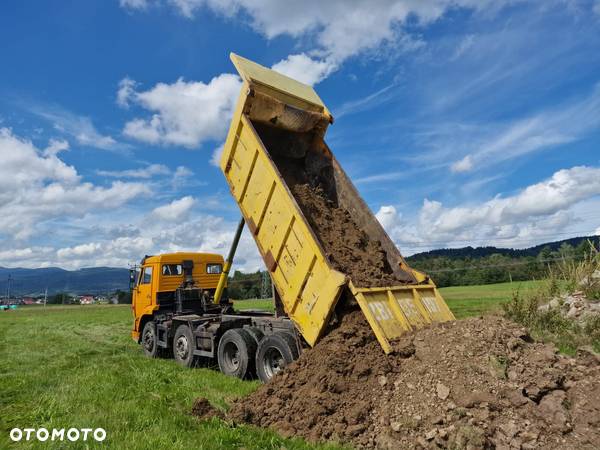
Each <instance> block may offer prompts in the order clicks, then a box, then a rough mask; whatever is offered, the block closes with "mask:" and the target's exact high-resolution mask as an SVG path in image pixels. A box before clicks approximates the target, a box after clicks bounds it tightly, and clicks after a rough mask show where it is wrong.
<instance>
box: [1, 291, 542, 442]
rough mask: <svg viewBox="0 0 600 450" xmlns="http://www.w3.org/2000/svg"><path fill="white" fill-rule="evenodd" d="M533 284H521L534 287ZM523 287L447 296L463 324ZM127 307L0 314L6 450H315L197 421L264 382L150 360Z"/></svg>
mask: <svg viewBox="0 0 600 450" xmlns="http://www.w3.org/2000/svg"><path fill="white" fill-rule="evenodd" d="M532 286H533V283H521V286H520V288H521V289H528V288H531V287H532ZM517 288H519V285H518V284H513V285H510V284H508V283H505V284H498V285H489V286H471V287H453V288H446V289H442V294H443V295H444V297H445V298H446V299H447V301H448V304H449V305H450V307H451V309H452V310H453V311H454V312H455V314H456V316H457V317H459V318H460V317H465V316H469V315H477V314H480V313H484V312H487V311H491V310H494V309H498V307H499V305H500V304H501V303H502V302H503V301H506V300H508V299H509V298H510V296H511V293H512V291H513V289H517ZM236 306H237V307H238V308H239V309H257V308H267V309H268V308H269V301H268V300H247V301H240V302H236ZM130 325H131V311H130V309H129V307H127V306H70V307H69V306H67V307H62V306H54V307H50V306H49V307H47V308H46V309H44V308H43V307H28V308H21V309H19V310H16V311H7V312H0V448H2V449H4V448H8V449H10V448H15V449H16V448H44V449H47V448H69V449H75V448H76V449H83V448H100V447H102V448H117V449H140V450H141V449H149V448H155V449H162V448H169V449H191V448H197V449H219V448H235V449H238V448H239V449H241V448H244V449H280V448H286V449H308V448H330V449H333V448H339V447H336V446H333V445H329V446H314V445H309V444H307V443H305V442H303V441H302V440H300V439H293V440H289V439H283V438H280V437H278V436H277V435H276V434H274V433H272V432H269V431H266V430H260V429H256V428H250V427H243V426H242V427H236V428H232V427H229V426H228V425H227V424H225V423H223V422H221V421H218V420H212V421H210V422H205V423H200V422H198V421H197V420H196V419H195V418H194V417H192V416H191V415H190V410H191V407H192V403H193V400H194V399H195V398H196V397H199V396H202V397H206V398H207V399H209V400H210V402H211V403H212V404H213V405H215V406H217V407H219V408H222V409H225V408H226V407H227V404H228V403H229V402H230V401H231V400H232V399H233V398H235V397H239V396H243V395H247V394H248V393H250V392H251V391H253V390H254V389H256V387H257V386H258V384H257V382H252V381H240V380H237V379H234V378H229V377H225V376H223V375H221V374H220V373H219V372H217V371H215V370H211V369H194V370H185V369H182V368H180V367H179V366H177V365H176V364H175V362H173V361H172V360H161V359H157V360H149V359H147V358H145V357H144V356H143V355H142V352H141V350H140V348H139V347H138V345H137V344H135V343H134V342H133V341H132V340H131V339H130V337H129V330H130ZM13 427H18V428H21V429H23V428H28V427H32V428H33V427H35V428H40V427H45V428H50V429H51V428H71V427H75V428H98V427H101V428H104V429H105V430H106V432H107V439H106V440H105V441H104V442H103V443H102V444H96V443H95V442H94V441H89V440H88V441H87V442H81V441H80V442H78V443H71V442H63V443H56V442H55V443H54V444H52V443H49V442H45V443H39V442H37V441H31V442H29V443H26V442H21V443H18V444H16V443H13V442H11V441H10V440H9V437H8V436H9V431H10V430H11V429H12V428H13Z"/></svg>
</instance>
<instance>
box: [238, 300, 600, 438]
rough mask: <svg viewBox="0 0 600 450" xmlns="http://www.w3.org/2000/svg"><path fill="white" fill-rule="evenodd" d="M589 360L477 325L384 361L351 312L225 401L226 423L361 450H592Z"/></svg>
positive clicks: (407, 342)
mask: <svg viewBox="0 0 600 450" xmlns="http://www.w3.org/2000/svg"><path fill="white" fill-rule="evenodd" d="M598 380H600V361H599V359H598V357H596V356H594V355H592V354H589V353H581V354H580V355H578V356H577V357H576V358H570V357H566V356H562V355H559V354H558V353H557V351H556V349H555V348H554V347H552V346H550V345H547V344H542V343H537V342H533V341H532V340H531V338H530V337H529V335H528V334H527V332H526V330H524V329H523V328H521V327H520V326H518V325H516V324H514V323H512V322H509V321H507V320H506V319H503V318H501V317H494V316H488V317H484V318H473V319H467V320H462V321H457V322H449V323H445V324H437V325H432V326H430V327H427V328H424V329H422V330H419V331H416V332H414V333H411V334H407V335H406V336H405V337H404V338H403V339H402V340H401V341H400V342H398V343H397V347H396V352H395V353H394V354H392V355H389V356H385V355H384V354H383V352H382V351H381V348H380V346H379V344H378V343H377V341H376V340H375V338H374V336H373V335H372V332H371V330H370V328H369V326H368V325H367V323H366V322H365V320H364V318H363V315H362V313H361V312H360V311H352V312H348V313H347V314H346V315H345V316H344V317H343V318H342V320H341V323H340V325H339V326H338V327H337V328H336V329H334V330H332V331H331V332H330V333H329V334H328V335H326V336H325V337H324V338H323V339H322V340H321V341H320V342H319V345H317V346H316V347H315V348H314V349H312V350H309V351H305V352H304V353H303V354H302V355H301V356H300V358H299V359H298V360H297V361H295V362H294V363H293V364H291V365H290V366H288V368H286V370H285V371H283V372H282V373H281V374H279V375H277V376H276V377H275V378H274V379H273V380H272V381H271V382H270V383H268V384H265V385H263V386H261V387H260V388H259V389H258V390H257V391H256V392H254V393H253V394H252V395H250V396H249V397H246V398H243V399H240V400H239V401H238V402H236V403H235V404H234V405H233V406H232V408H231V410H230V413H229V416H230V417H231V418H232V419H233V420H234V421H236V422H246V423H251V424H254V425H257V426H261V427H271V428H273V429H275V430H277V431H278V432H280V433H281V434H283V435H288V436H291V435H294V436H303V437H305V438H307V439H308V440H311V441H325V440H334V441H342V442H350V443H352V444H353V445H355V446H356V447H363V448H387V449H397V448H467V449H477V448H497V449H530V448H544V449H546V448H557V449H558V448H590V449H591V448H600V383H598Z"/></svg>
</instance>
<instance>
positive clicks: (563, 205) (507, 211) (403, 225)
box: [376, 166, 600, 254]
mask: <svg viewBox="0 0 600 450" xmlns="http://www.w3.org/2000/svg"><path fill="white" fill-rule="evenodd" d="M599 196H600V168H598V167H585V166H580V167H573V168H571V169H563V170H559V171H558V172H556V173H554V174H553V175H552V176H551V177H550V178H549V179H546V180H544V181H541V182H539V183H536V184H533V185H530V186H528V187H526V188H524V189H523V190H521V191H520V192H518V193H516V194H515V195H512V196H507V197H502V196H499V195H498V196H496V197H494V198H493V199H491V200H487V201H485V202H481V203H475V204H467V205H464V206H463V205H460V206H455V207H451V208H447V207H445V206H444V205H443V204H442V203H440V202H438V201H435V200H427V199H425V200H424V202H423V206H422V208H421V209H420V211H419V214H418V217H417V218H416V220H410V221H409V220H404V219H403V218H402V216H401V214H399V213H398V212H397V211H396V208H395V207H394V206H390V205H388V206H382V207H381V208H380V209H379V211H378V212H377V214H376V216H377V218H378V219H379V221H380V223H381V224H382V225H383V227H384V228H385V229H386V231H387V232H388V234H389V235H390V236H391V237H392V239H393V240H394V241H395V242H396V243H397V245H398V246H399V248H400V249H401V250H403V251H404V252H405V253H407V254H408V253H414V252H415V251H424V250H427V249H431V248H440V247H444V246H454V247H456V246H459V247H461V246H466V245H473V246H477V245H498V246H502V247H511V246H514V247H526V246H530V245H535V244H538V243H541V242H547V241H551V240H558V239H561V238H564V237H568V236H567V235H568V234H570V235H571V236H575V235H582V234H590V233H591V230H593V229H594V228H595V227H597V220H594V218H593V217H592V218H591V219H590V218H586V212H587V211H589V210H590V208H596V207H597V206H598V204H600V202H599V200H600V199H599ZM588 215H589V214H588ZM582 227H583V228H582ZM596 231H599V230H596Z"/></svg>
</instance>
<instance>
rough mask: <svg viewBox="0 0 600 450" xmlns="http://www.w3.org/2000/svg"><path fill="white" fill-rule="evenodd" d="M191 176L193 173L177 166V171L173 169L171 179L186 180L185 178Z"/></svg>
mask: <svg viewBox="0 0 600 450" xmlns="http://www.w3.org/2000/svg"><path fill="white" fill-rule="evenodd" d="M192 175H194V172H192V171H191V170H190V169H188V168H187V167H185V166H177V169H175V173H174V174H173V177H174V178H187V177H191V176H192Z"/></svg>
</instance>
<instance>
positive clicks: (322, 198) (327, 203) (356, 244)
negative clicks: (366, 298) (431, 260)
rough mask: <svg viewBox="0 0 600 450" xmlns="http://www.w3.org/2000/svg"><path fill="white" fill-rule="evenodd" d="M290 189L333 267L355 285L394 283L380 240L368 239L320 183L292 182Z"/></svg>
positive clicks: (394, 279)
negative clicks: (329, 196)
mask: <svg viewBox="0 0 600 450" xmlns="http://www.w3.org/2000/svg"><path fill="white" fill-rule="evenodd" d="M291 191H292V193H293V194H294V197H295V198H296V201H297V202H298V205H299V206H300V208H301V209H302V212H303V213H304V216H305V217H306V219H307V220H308V222H309V223H310V226H311V227H312V229H313V230H314V232H315V234H316V235H317V236H318V238H319V241H320V242H321V246H322V247H323V249H324V250H325V253H326V254H327V257H328V258H329V261H330V262H331V264H333V266H334V267H335V268H336V269H337V270H339V271H340V272H343V273H345V274H346V275H348V276H350V278H351V279H352V281H353V283H354V284H355V285H357V286H370V287H376V286H390V285H395V284H398V281H397V280H396V278H395V277H394V274H393V273H392V269H391V268H390V266H389V263H388V261H387V256H386V253H385V251H384V250H383V248H382V247H381V243H380V242H379V241H375V240H372V239H369V236H368V235H367V234H366V233H365V232H364V231H363V230H361V229H360V228H359V227H358V225H357V224H356V222H354V221H353V220H352V217H351V215H350V213H348V211H347V210H345V209H343V208H340V207H338V206H336V205H335V204H334V203H333V202H332V201H331V200H329V199H328V198H327V196H326V195H325V192H324V191H323V189H322V188H321V187H320V186H318V187H312V186H310V185H309V184H296V185H293V186H291Z"/></svg>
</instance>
